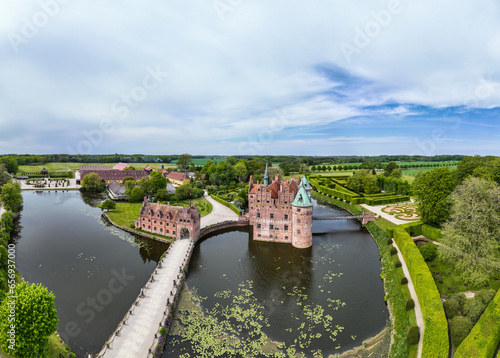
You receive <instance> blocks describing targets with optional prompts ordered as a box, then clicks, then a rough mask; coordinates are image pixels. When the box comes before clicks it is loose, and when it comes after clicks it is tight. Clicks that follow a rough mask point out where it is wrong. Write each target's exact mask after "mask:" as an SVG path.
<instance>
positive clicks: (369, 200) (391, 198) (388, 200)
mask: <svg viewBox="0 0 500 358" xmlns="http://www.w3.org/2000/svg"><path fill="white" fill-rule="evenodd" d="M363 199H364V202H365V203H366V204H368V205H372V206H375V205H384V204H392V203H402V202H407V201H410V197H409V196H403V195H387V196H385V197H383V196H382V197H375V198H374V197H369V196H365V197H364V198H363Z"/></svg>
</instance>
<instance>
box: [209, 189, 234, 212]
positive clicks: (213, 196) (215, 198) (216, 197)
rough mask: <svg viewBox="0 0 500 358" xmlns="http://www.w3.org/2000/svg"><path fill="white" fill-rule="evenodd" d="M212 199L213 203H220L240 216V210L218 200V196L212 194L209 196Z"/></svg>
mask: <svg viewBox="0 0 500 358" xmlns="http://www.w3.org/2000/svg"><path fill="white" fill-rule="evenodd" d="M210 196H211V197H212V199H214V200H215V201H217V202H219V203H221V204H222V205H224V206H227V207H228V208H229V209H231V210H232V211H234V212H235V213H236V214H238V215H240V214H241V210H240V209H238V208H237V207H236V206H234V205H233V204H231V203H228V202H227V201H225V200H224V199H221V198H219V197H218V196H215V195H213V194H211V195H210Z"/></svg>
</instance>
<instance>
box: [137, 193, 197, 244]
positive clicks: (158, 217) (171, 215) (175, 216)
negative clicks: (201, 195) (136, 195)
mask: <svg viewBox="0 0 500 358" xmlns="http://www.w3.org/2000/svg"><path fill="white" fill-rule="evenodd" d="M135 227H136V228H141V229H142V230H144V231H149V232H152V233H156V234H160V235H165V236H170V237H174V238H176V239H182V238H190V239H194V238H196V237H198V235H199V234H200V212H199V211H198V209H197V208H196V207H195V206H194V205H193V204H191V206H190V207H188V208H184V207H182V206H171V205H170V204H168V205H163V204H160V203H159V202H158V203H156V204H155V203H150V202H148V200H147V198H144V202H143V203H142V208H141V217H140V219H135Z"/></svg>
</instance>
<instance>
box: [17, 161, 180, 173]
mask: <svg viewBox="0 0 500 358" xmlns="http://www.w3.org/2000/svg"><path fill="white" fill-rule="evenodd" d="M116 164H117V163H46V164H43V165H20V166H19V172H39V171H40V170H42V168H45V169H47V170H48V171H49V173H52V172H58V171H67V170H70V169H71V170H77V169H79V168H80V167H81V166H96V165H105V166H107V167H109V169H111V168H113V167H114V166H115V165H116ZM162 164H163V165H164V166H165V168H168V167H170V168H172V167H175V165H174V164H171V163H170V164H169V163H129V165H131V166H133V167H134V168H135V169H138V170H139V169H143V168H145V167H146V166H150V167H152V168H155V169H160V168H161V166H162Z"/></svg>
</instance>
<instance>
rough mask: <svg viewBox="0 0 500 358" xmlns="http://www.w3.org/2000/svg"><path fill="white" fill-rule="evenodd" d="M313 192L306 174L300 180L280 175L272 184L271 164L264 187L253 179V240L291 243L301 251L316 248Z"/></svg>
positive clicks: (250, 194)
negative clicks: (313, 239) (254, 182)
mask: <svg viewBox="0 0 500 358" xmlns="http://www.w3.org/2000/svg"><path fill="white" fill-rule="evenodd" d="M311 190H312V188H311V183H309V181H308V180H307V178H306V176H305V175H304V176H303V177H302V179H301V180H300V181H296V180H295V179H294V178H291V179H285V180H280V179H279V177H278V176H276V178H275V179H274V181H273V182H272V183H271V184H269V172H268V168H267V165H266V173H265V175H264V184H259V183H257V184H253V181H252V177H250V186H249V188H248V212H249V215H248V218H249V221H250V225H252V226H253V239H254V240H260V241H268V242H282V243H291V244H292V245H293V246H294V247H297V248H306V247H310V246H312V215H313V204H312V202H311V197H310V195H311Z"/></svg>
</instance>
